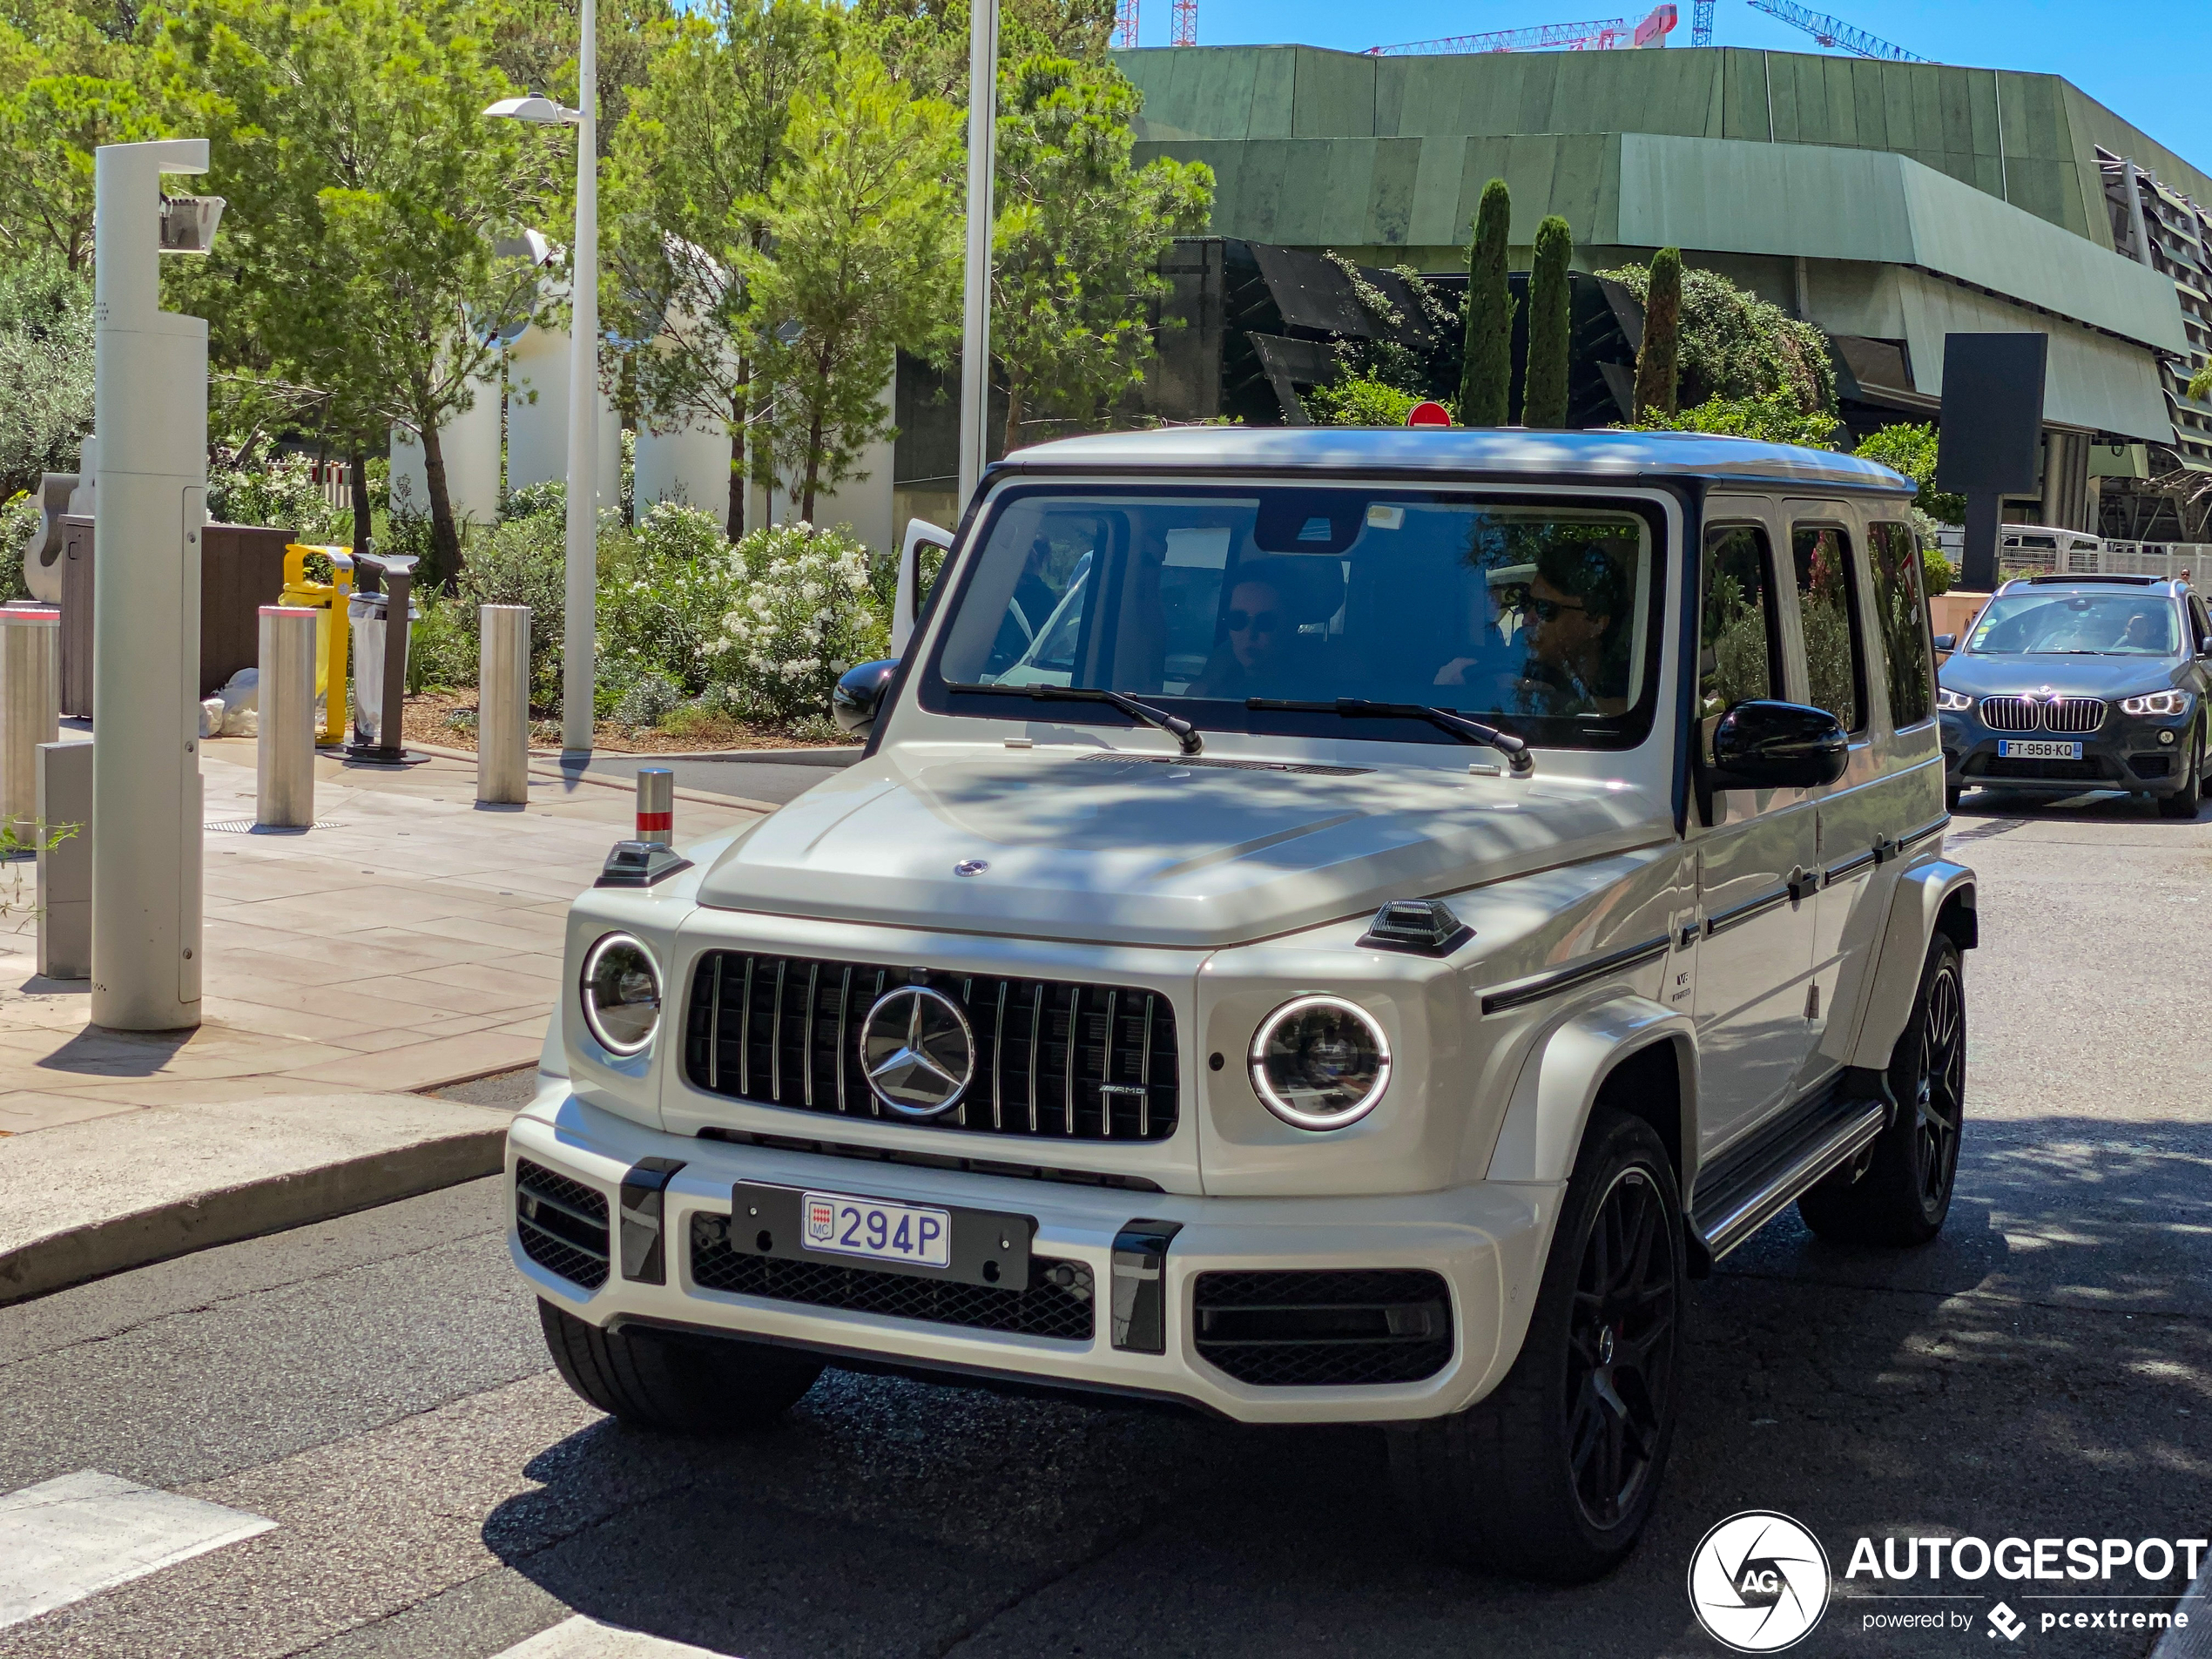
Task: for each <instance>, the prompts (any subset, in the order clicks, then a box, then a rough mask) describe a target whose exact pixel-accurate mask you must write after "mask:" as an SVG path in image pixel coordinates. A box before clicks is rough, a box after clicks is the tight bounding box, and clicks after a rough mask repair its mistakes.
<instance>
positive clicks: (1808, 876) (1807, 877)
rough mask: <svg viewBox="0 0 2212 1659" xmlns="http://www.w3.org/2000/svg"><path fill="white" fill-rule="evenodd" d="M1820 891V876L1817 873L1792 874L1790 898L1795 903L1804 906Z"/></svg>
mask: <svg viewBox="0 0 2212 1659" xmlns="http://www.w3.org/2000/svg"><path fill="white" fill-rule="evenodd" d="M1819 891H1820V876H1819V874H1818V873H1817V872H1816V871H1812V870H1792V871H1791V872H1790V897H1791V900H1794V901H1795V902H1797V903H1799V904H1802V903H1804V901H1805V900H1807V899H1810V898H1811V897H1812V895H1813V894H1816V893H1817V892H1819Z"/></svg>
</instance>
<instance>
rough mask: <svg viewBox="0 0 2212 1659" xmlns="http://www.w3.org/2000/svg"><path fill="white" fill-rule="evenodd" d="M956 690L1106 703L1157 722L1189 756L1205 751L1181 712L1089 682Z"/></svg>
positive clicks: (1049, 700)
mask: <svg viewBox="0 0 2212 1659" xmlns="http://www.w3.org/2000/svg"><path fill="white" fill-rule="evenodd" d="M951 689H952V690H953V691H983V692H988V694H990V695H991V696H994V697H1030V698H1036V699H1038V700H1039V701H1040V702H1045V703H1103V704H1105V705H1108V706H1109V708H1116V709H1119V710H1120V711H1122V712H1123V714H1126V715H1128V716H1129V717H1130V718H1132V719H1136V720H1142V721H1143V722H1144V724H1145V725H1154V726H1157V727H1159V729H1160V730H1161V731H1163V732H1166V733H1167V734H1168V735H1169V736H1170V737H1171V738H1174V739H1175V740H1176V742H1177V744H1179V745H1182V749H1183V752H1184V753H1185V754H1187V755H1196V754H1204V752H1206V740H1205V738H1204V736H1203V735H1202V734H1201V733H1200V732H1199V731H1198V728H1197V726H1195V725H1191V724H1190V721H1188V720H1186V719H1184V718H1183V717H1182V716H1181V715H1179V714H1170V713H1168V712H1167V711H1165V710H1163V709H1156V708H1153V707H1151V706H1150V705H1148V704H1143V703H1140V702H1138V701H1137V700H1136V698H1133V697H1123V695H1122V694H1121V693H1120V692H1119V691H1100V690H1098V689H1097V688H1096V686H1090V685H954V686H952V687H951Z"/></svg>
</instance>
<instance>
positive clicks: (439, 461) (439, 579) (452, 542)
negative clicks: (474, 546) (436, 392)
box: [415, 421, 461, 586]
mask: <svg viewBox="0 0 2212 1659" xmlns="http://www.w3.org/2000/svg"><path fill="white" fill-rule="evenodd" d="M422 478H423V482H424V483H425V485H426V486H427V487H428V489H429V492H430V558H429V567H430V568H429V569H428V570H424V571H422V572H421V573H420V574H419V575H418V576H417V577H416V578H415V579H416V580H417V581H418V582H420V583H422V584H423V585H424V586H428V585H429V584H430V583H434V582H435V583H447V582H450V581H452V580H453V578H454V577H456V576H458V575H459V574H460V573H461V531H460V529H459V527H458V526H456V525H455V523H454V522H453V497H452V496H449V495H448V494H447V493H446V452H445V447H444V445H443V444H442V442H440V441H439V438H438V428H437V423H436V422H435V421H424V422H423V423H422Z"/></svg>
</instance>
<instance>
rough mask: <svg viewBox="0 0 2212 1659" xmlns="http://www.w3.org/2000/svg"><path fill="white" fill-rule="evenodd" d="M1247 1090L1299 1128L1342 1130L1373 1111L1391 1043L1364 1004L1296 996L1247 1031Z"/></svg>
mask: <svg viewBox="0 0 2212 1659" xmlns="http://www.w3.org/2000/svg"><path fill="white" fill-rule="evenodd" d="M1251 1071H1252V1087H1253V1088H1254V1089H1258V1091H1259V1097H1260V1099H1261V1100H1263V1101H1264V1102H1265V1103H1267V1109H1268V1110H1269V1111H1271V1112H1272V1113H1274V1114H1275V1116H1278V1117H1279V1118H1281V1119H1282V1120H1283V1121H1284V1122H1285V1123H1290V1124H1293V1125H1295V1126H1296V1127H1298V1128H1299V1129H1342V1128H1343V1127H1344V1126H1345V1124H1347V1123H1358V1122H1359V1120H1360V1119H1361V1118H1363V1117H1365V1116H1366V1115H1367V1114H1368V1113H1369V1112H1370V1111H1372V1109H1374V1104H1375V1103H1376V1102H1377V1101H1379V1100H1380V1099H1381V1098H1382V1092H1383V1090H1384V1089H1385V1088H1386V1087H1387V1086H1388V1084H1389V1082H1390V1044H1389V1042H1387V1041H1386V1039H1385V1038H1384V1036H1383V1031H1382V1027H1380V1026H1379V1025H1378V1024H1376V1023H1375V1021H1374V1017H1373V1016H1372V1015H1370V1014H1369V1013H1368V1012H1367V1011H1366V1009H1365V1008H1359V1007H1358V1006H1357V1005H1356V1004H1353V1003H1351V1002H1347V1001H1345V1000H1344V998H1342V997H1340V996H1300V997H1295V998H1293V999H1292V1000H1291V1001H1288V1002H1285V1003H1284V1004H1283V1006H1282V1007H1281V1008H1277V1009H1276V1010H1275V1012H1274V1013H1272V1014H1271V1015H1268V1016H1267V1017H1266V1018H1265V1019H1264V1020H1263V1021H1261V1022H1260V1025H1259V1029H1258V1030H1257V1031H1255V1032H1254V1033H1252V1049H1251Z"/></svg>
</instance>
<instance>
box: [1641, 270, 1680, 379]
mask: <svg viewBox="0 0 2212 1659" xmlns="http://www.w3.org/2000/svg"><path fill="white" fill-rule="evenodd" d="M1681 365H1682V250H1681V249H1680V248H1678V247H1662V248H1661V249H1660V250H1659V251H1658V252H1657V253H1655V254H1653V255H1652V256H1651V284H1650V287H1649V288H1648V289H1646V291H1645V293H1644V297H1643V345H1642V348H1641V349H1640V350H1638V351H1637V353H1636V395H1635V419H1637V420H1638V421H1642V420H1645V419H1647V418H1649V416H1651V415H1669V416H1671V415H1673V414H1674V412H1675V389H1676V382H1677V381H1678V380H1679V378H1680V374H1681Z"/></svg>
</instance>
